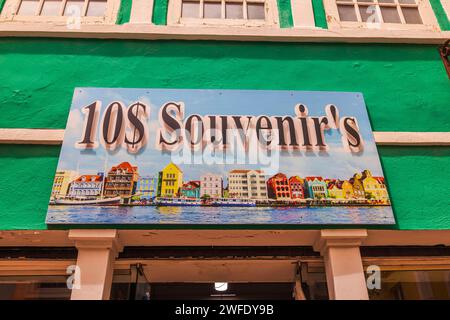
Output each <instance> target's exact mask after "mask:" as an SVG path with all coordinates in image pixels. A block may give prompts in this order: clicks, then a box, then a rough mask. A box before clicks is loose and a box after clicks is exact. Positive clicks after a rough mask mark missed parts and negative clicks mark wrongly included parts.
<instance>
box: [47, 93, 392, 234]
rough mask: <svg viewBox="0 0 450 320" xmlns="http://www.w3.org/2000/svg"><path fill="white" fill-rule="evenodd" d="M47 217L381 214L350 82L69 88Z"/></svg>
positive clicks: (363, 120) (97, 220)
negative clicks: (309, 87)
mask: <svg viewBox="0 0 450 320" xmlns="http://www.w3.org/2000/svg"><path fill="white" fill-rule="evenodd" d="M46 221H47V223H48V224H61V225H64V224H67V225H71V224H92V225H95V224H105V225H107V224H114V225H118V224H148V225H161V224H175V225H176V224H179V225H186V224H195V225H236V224H242V225H250V224H256V225H272V224H276V225H283V224H285V225H306V224H308V225H333V224H339V225H346V224H347V225H369V224H376V225H387V224H394V223H395V219H394V215H393V212H392V207H391V204H390V200H389V195H388V190H387V186H386V181H385V179H384V176H383V171H382V168H381V164H380V159H379V156H378V152H377V148H376V145H375V141H374V137H373V133H372V129H371V126H370V122H369V118H368V114H367V110H366V106H365V103H364V98H363V95H362V94H361V93H358V92H313V91H270V90H175V89H173V90H172V89H115V88H114V89H113V88H76V89H75V92H74V97H73V101H72V106H71V109H70V112H69V117H68V121H67V126H66V130H65V134H64V141H63V145H62V149H61V154H60V158H59V162H58V167H57V170H56V174H55V178H54V181H53V187H52V190H51V196H50V202H49V207H48V212H47V220H46Z"/></svg>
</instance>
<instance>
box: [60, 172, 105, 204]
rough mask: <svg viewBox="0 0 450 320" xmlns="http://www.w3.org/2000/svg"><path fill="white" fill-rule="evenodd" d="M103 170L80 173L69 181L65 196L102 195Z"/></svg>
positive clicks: (87, 196)
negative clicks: (96, 172) (95, 172)
mask: <svg viewBox="0 0 450 320" xmlns="http://www.w3.org/2000/svg"><path fill="white" fill-rule="evenodd" d="M102 191H103V172H99V173H98V174H96V175H94V174H92V175H90V174H85V175H81V176H79V177H78V178H76V179H75V180H73V181H72V182H71V183H70V187H69V191H68V193H67V196H68V197H70V198H95V197H99V196H101V195H102Z"/></svg>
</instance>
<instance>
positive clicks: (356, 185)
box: [349, 173, 366, 199]
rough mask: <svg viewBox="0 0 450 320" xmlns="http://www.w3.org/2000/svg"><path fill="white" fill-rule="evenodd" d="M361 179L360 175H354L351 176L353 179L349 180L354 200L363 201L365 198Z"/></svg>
mask: <svg viewBox="0 0 450 320" xmlns="http://www.w3.org/2000/svg"><path fill="white" fill-rule="evenodd" d="M361 179H362V175H361V174H360V173H355V174H354V175H353V178H351V179H350V180H349V181H350V183H351V184H352V187H353V196H354V198H356V199H365V198H366V194H365V191H364V185H363V183H362V180H361Z"/></svg>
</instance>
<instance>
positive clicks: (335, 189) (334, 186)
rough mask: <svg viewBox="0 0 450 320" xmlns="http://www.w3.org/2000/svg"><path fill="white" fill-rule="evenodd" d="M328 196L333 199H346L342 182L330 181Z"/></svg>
mask: <svg viewBox="0 0 450 320" xmlns="http://www.w3.org/2000/svg"><path fill="white" fill-rule="evenodd" d="M328 198H331V199H339V200H341V199H344V193H343V192H342V188H341V186H340V182H339V181H337V182H330V183H328Z"/></svg>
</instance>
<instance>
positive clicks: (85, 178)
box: [75, 174, 102, 182]
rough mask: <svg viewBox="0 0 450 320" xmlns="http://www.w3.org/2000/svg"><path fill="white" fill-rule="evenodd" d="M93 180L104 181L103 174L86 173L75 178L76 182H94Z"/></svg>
mask: <svg viewBox="0 0 450 320" xmlns="http://www.w3.org/2000/svg"><path fill="white" fill-rule="evenodd" d="M93 181H95V182H100V181H102V176H98V175H95V174H85V175H82V176H79V177H78V178H76V179H75V182H93Z"/></svg>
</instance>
